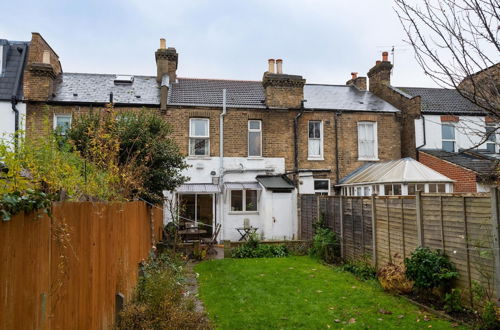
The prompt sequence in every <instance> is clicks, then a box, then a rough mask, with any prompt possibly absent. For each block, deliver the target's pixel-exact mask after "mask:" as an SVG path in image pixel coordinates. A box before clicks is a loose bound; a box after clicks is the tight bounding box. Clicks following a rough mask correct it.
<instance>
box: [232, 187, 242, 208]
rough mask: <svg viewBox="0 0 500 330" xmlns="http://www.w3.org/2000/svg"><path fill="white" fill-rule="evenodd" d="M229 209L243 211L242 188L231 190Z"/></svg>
mask: <svg viewBox="0 0 500 330" xmlns="http://www.w3.org/2000/svg"><path fill="white" fill-rule="evenodd" d="M231 211H243V190H231Z"/></svg>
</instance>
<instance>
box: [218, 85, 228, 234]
mask: <svg viewBox="0 0 500 330" xmlns="http://www.w3.org/2000/svg"><path fill="white" fill-rule="evenodd" d="M226 111H227V109H226V89H223V90H222V113H221V114H220V116H219V160H220V165H219V188H220V195H219V196H220V201H219V202H220V207H219V214H220V219H219V223H220V224H221V225H222V222H223V219H224V116H225V115H226ZM221 231H222V232H224V228H221ZM223 236H224V235H223Z"/></svg>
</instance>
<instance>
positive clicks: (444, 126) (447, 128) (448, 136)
mask: <svg viewBox="0 0 500 330" xmlns="http://www.w3.org/2000/svg"><path fill="white" fill-rule="evenodd" d="M441 138H442V141H443V150H444V151H448V152H455V125H453V124H452V123H441Z"/></svg>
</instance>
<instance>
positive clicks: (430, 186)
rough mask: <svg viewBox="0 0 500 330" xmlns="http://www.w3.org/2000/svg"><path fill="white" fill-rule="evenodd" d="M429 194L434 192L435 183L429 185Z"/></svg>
mask: <svg viewBox="0 0 500 330" xmlns="http://www.w3.org/2000/svg"><path fill="white" fill-rule="evenodd" d="M429 192H430V193H435V192H436V184H435V183H429Z"/></svg>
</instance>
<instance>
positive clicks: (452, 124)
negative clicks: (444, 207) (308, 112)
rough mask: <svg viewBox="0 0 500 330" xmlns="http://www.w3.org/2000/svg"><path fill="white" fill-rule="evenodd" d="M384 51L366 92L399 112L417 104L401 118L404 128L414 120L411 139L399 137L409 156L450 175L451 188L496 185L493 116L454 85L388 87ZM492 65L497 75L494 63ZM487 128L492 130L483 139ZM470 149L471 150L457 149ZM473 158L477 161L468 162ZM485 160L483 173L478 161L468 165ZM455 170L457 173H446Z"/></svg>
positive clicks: (478, 188)
mask: <svg viewBox="0 0 500 330" xmlns="http://www.w3.org/2000/svg"><path fill="white" fill-rule="evenodd" d="M387 55H388V54H387V52H384V53H383V59H382V61H378V62H377V64H376V66H375V67H374V68H373V69H372V70H370V72H369V73H368V77H369V78H370V84H369V85H370V87H369V88H370V91H372V92H373V93H374V94H375V95H377V96H379V97H380V98H382V99H384V100H386V101H387V102H389V103H391V104H392V105H394V106H396V107H398V108H400V109H402V110H405V109H406V110H407V111H403V113H407V114H408V113H410V114H413V115H415V114H416V113H417V111H418V110H419V109H420V112H421V116H420V117H419V116H413V117H412V118H408V120H407V121H403V122H404V123H405V124H406V127H410V126H412V125H414V132H415V135H414V138H413V141H411V140H410V139H404V138H402V143H403V144H404V145H405V146H406V147H408V145H410V144H413V145H415V146H416V151H417V154H415V156H416V157H417V159H418V160H419V161H420V162H422V163H423V164H425V165H427V166H429V167H431V168H433V169H434V170H436V171H438V172H440V173H442V174H444V175H446V176H448V177H450V178H452V179H454V180H455V187H454V191H455V192H481V191H487V190H488V189H489V187H488V186H489V185H491V184H493V185H494V184H496V183H497V182H498V178H495V177H494V176H495V175H494V174H495V164H496V163H497V159H498V157H499V154H498V152H499V151H500V150H499V144H498V141H500V140H499V135H498V133H497V132H495V130H497V127H498V124H497V123H496V121H495V120H494V119H493V118H491V117H489V116H488V115H487V114H486V112H485V111H484V110H483V109H481V108H480V107H478V106H477V105H475V104H473V103H472V102H470V101H469V100H467V99H465V98H464V97H462V96H461V95H460V94H459V93H458V92H457V91H456V90H453V89H445V88H424V87H394V86H392V85H391V81H390V76H391V70H392V64H391V63H390V62H389V61H388V60H387ZM493 69H494V70H496V71H494V72H496V74H498V70H497V69H496V66H495V67H493V68H492V70H493ZM490 71H491V70H490ZM490 71H488V73H491V72H490ZM381 77H382V78H381ZM497 79H498V77H497ZM412 122H413V123H412ZM489 132H495V133H492V134H491V135H490V136H489V137H488V138H487V139H486V141H484V137H485V135H486V134H488V133H489ZM405 143H407V144H405ZM471 148H472V149H474V151H469V152H468V153H467V154H464V153H463V152H462V151H463V150H469V149H471ZM415 156H414V157H415ZM436 157H437V158H436ZM473 158H474V159H477V161H472V159H473ZM437 162H439V164H438V163H437ZM485 162H487V163H489V165H487V166H486V167H487V168H489V169H490V170H491V172H490V173H489V174H487V173H484V171H485V168H486V167H485V166H483V165H478V166H477V168H476V167H473V168H471V166H472V165H473V164H480V163H481V164H483V163H485ZM464 164H467V166H463V165H464ZM452 168H453V169H454V170H453V171H452V170H451V169H452ZM455 169H456V170H455ZM456 171H460V173H462V174H463V175H455V174H452V173H456ZM471 171H472V172H471ZM496 173H498V171H496Z"/></svg>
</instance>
